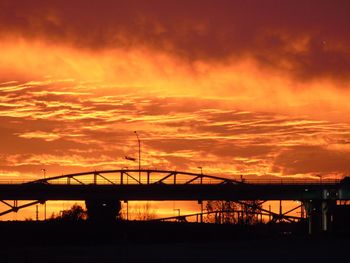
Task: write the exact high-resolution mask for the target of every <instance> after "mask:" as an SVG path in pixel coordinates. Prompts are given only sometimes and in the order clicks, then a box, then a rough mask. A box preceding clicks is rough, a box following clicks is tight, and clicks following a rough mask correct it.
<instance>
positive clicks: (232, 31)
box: [0, 0, 350, 79]
mask: <svg viewBox="0 0 350 263" xmlns="http://www.w3.org/2000/svg"><path fill="white" fill-rule="evenodd" d="M0 10H1V11H0V32H2V34H3V35H7V34H11V35H20V36H24V37H25V38H39V39H45V41H49V42H50V41H51V42H53V43H57V41H58V42H63V43H65V44H72V45H74V46H77V47H84V48H88V49H93V50H96V49H103V48H113V47H121V48H137V47H148V48H150V49H155V50H163V51H165V52H168V53H171V54H172V55H176V56H180V57H182V58H183V59H186V60H189V61H195V60H215V61H225V60H226V59H228V58H241V57H253V58H255V59H256V60H257V61H258V62H259V63H260V64H261V65H263V66H264V67H271V68H274V69H281V70H285V71H289V72H290V73H291V74H293V76H295V77H298V78H300V79H310V78H311V79H312V78H318V77H320V76H321V77H331V78H334V79H344V78H348V76H349V74H348V73H349V71H350V54H349V51H348V49H347V47H348V46H349V44H350V37H349V36H350V27H349V26H348V25H349V22H350V21H349V20H350V18H349V16H348V14H349V11H350V2H349V1H345V0H337V1H328V0H309V1H300V0H297V1H288V2H287V1H276V0H268V1H240V0H235V1H231V0H230V1H229V0H221V1H209V0H206V1H194V0H192V1H191V0H190V1H186V2H181V4H179V2H178V1H162V0H151V1H135V0H130V1H108V0H105V1H98V2H97V1H82V0H76V1H69V2H68V1H58V0H51V1H44V0H34V1H21V2H20V3H19V2H17V1H6V0H3V1H1V3H0ZM303 39H304V40H305V41H306V42H305V43H304V44H303V47H302V48H301V49H299V48H296V49H293V48H292V47H293V46H294V45H296V44H297V43H298V42H300V41H302V40H303ZM285 62H287V63H285ZM286 64H287V66H286Z"/></svg>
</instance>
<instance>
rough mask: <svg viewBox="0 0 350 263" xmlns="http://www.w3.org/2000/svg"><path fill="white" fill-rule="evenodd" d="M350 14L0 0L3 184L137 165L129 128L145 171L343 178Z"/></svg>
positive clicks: (335, 6) (212, 4) (299, 2)
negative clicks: (5, 182) (155, 169)
mask: <svg viewBox="0 0 350 263" xmlns="http://www.w3.org/2000/svg"><path fill="white" fill-rule="evenodd" d="M349 14H350V1H347V0H332V1H330V0H294V1H277V0H264V1H258V0H256V1H253V0H246V1H243V0H227V1H225V0H215V1H214V0H212V1H209V0H186V1H175V0H166V1H164V0H149V1H141V0H140V1H134V0H128V1H112V0H99V1H83V0H75V1H61V0H31V1H24V0H23V1H12V0H0V37H1V40H0V83H1V84H0V138H1V147H0V157H1V158H0V179H1V180H2V181H4V180H5V181H10V180H22V179H23V180H26V179H28V178H29V179H38V178H41V177H42V171H41V169H46V170H47V175H48V176H54V175H59V174H66V173H71V172H81V171H89V170H95V169H120V168H123V167H129V168H137V163H135V162H130V161H127V160H125V158H124V156H132V157H137V151H138V148H137V147H138V145H137V139H136V136H135V134H134V131H137V132H138V134H139V136H140V139H141V148H142V167H143V168H157V169H170V170H174V169H176V170H182V171H190V172H199V169H198V167H199V166H201V167H203V173H207V174H211V175H222V176H228V177H232V178H237V179H238V178H239V177H240V175H241V174H242V175H244V176H245V177H247V178H255V177H256V176H265V177H266V178H267V177H278V178H279V177H298V178H304V177H313V178H317V176H322V177H324V178H335V177H339V178H340V177H342V176H344V175H348V174H350V102H349V98H350V84H349V79H350V74H349V73H350V48H349V47H350V27H349V25H350V17H349ZM265 177H264V178H265ZM260 178H261V177H260Z"/></svg>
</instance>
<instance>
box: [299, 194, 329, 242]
mask: <svg viewBox="0 0 350 263" xmlns="http://www.w3.org/2000/svg"><path fill="white" fill-rule="evenodd" d="M304 204H305V208H306V212H307V215H308V233H309V234H310V235H313V234H318V233H329V232H332V229H333V217H334V208H335V206H336V201H335V200H309V201H307V202H305V203H304Z"/></svg>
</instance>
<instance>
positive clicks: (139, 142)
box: [134, 131, 141, 183]
mask: <svg viewBox="0 0 350 263" xmlns="http://www.w3.org/2000/svg"><path fill="white" fill-rule="evenodd" d="M134 133H135V134H136V137H137V142H138V144H139V183H141V141H140V138H139V135H138V134H137V131H134Z"/></svg>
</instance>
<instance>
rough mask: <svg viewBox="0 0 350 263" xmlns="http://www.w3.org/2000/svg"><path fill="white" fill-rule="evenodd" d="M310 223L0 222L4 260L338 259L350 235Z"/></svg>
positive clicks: (345, 254)
mask: <svg viewBox="0 0 350 263" xmlns="http://www.w3.org/2000/svg"><path fill="white" fill-rule="evenodd" d="M304 231H305V225H293V226H292V225H272V226H267V225H261V226H255V227H247V226H232V225H213V224H194V223H160V222H157V223H146V222H119V223H113V224H106V223H104V224H92V223H89V222H80V223H67V222H0V235H1V241H0V245H1V246H0V262H1V263H3V262H4V263H7V262H14V263H17V262H98V263H102V262H213V263H214V262H336V261H338V260H342V261H344V260H345V261H348V260H349V254H350V236H348V235H340V234H336V235H327V236H325V235H316V236H308V235H306V234H304Z"/></svg>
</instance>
